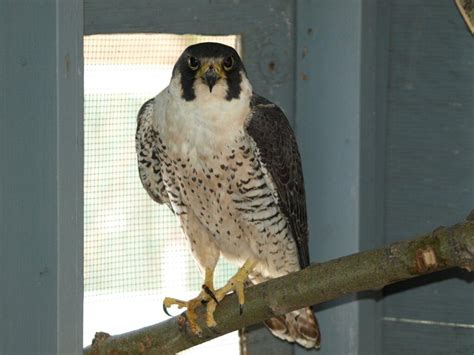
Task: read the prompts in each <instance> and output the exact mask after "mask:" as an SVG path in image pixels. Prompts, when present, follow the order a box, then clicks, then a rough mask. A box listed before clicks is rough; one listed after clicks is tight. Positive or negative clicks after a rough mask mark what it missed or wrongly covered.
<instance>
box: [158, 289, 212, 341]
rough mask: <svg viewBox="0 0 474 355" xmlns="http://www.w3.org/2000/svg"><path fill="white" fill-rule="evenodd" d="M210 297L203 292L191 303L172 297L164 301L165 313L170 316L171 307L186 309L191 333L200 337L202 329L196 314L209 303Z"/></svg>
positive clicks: (190, 301)
mask: <svg viewBox="0 0 474 355" xmlns="http://www.w3.org/2000/svg"><path fill="white" fill-rule="evenodd" d="M209 299H210V298H209V296H208V295H207V294H206V293H204V292H201V293H200V294H199V295H198V296H197V297H196V298H193V299H192V300H189V301H181V300H178V299H176V298H171V297H166V298H165V299H164V300H163V310H164V311H165V313H166V314H168V315H170V314H169V313H168V310H167V308H169V307H171V306H177V307H178V308H186V309H187V312H186V315H187V318H188V323H189V328H190V329H191V331H192V332H193V333H194V334H196V335H200V334H201V333H202V329H201V327H200V326H199V325H198V324H197V317H198V315H197V313H196V308H197V307H198V306H199V305H201V304H203V303H206V302H208V301H209Z"/></svg>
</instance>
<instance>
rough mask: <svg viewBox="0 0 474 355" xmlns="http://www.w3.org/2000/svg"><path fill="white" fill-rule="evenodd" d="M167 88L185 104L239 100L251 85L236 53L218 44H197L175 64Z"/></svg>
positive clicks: (232, 49)
mask: <svg viewBox="0 0 474 355" xmlns="http://www.w3.org/2000/svg"><path fill="white" fill-rule="evenodd" d="M171 87H172V88H173V87H174V88H175V89H179V94H180V96H181V97H182V98H183V99H184V100H186V101H193V100H194V99H196V97H199V98H204V99H211V98H217V99H220V98H224V99H225V100H227V101H231V100H233V99H239V98H240V97H241V94H242V93H244V94H245V95H246V96H249V95H250V94H251V92H252V88H251V85H250V83H249V81H248V79H247V74H246V71H245V68H244V65H243V63H242V60H241V59H240V57H239V55H238V53H237V52H236V51H235V49H234V48H232V47H229V46H226V45H223V44H220V43H211V42H206V43H199V44H195V45H192V46H189V47H188V48H186V50H185V51H184V52H183V54H181V56H180V57H179V59H178V61H177V62H176V64H175V66H174V69H173V77H172V79H171Z"/></svg>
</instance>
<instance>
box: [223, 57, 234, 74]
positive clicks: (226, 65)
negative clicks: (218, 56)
mask: <svg viewBox="0 0 474 355" xmlns="http://www.w3.org/2000/svg"><path fill="white" fill-rule="evenodd" d="M222 65H223V66H224V69H225V70H227V71H229V70H231V69H232V67H233V66H234V58H232V57H227V58H226V59H224V61H223V62H222Z"/></svg>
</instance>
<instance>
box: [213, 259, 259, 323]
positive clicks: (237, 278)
mask: <svg viewBox="0 0 474 355" xmlns="http://www.w3.org/2000/svg"><path fill="white" fill-rule="evenodd" d="M256 265H257V261H255V260H254V259H248V260H247V261H246V262H245V263H244V265H242V267H241V268H240V269H239V270H238V271H237V272H236V273H235V275H234V276H232V277H231V278H230V280H229V281H227V283H226V284H225V286H224V287H221V288H220V289H218V290H216V291H215V292H214V296H215V300H213V301H210V302H209V303H208V304H207V312H206V323H207V325H208V326H210V327H212V326H215V325H216V321H215V320H214V311H215V309H216V306H217V303H218V302H220V301H221V300H222V299H223V298H224V297H225V295H227V294H228V293H229V292H231V291H235V293H236V294H237V298H238V300H239V306H240V313H242V308H243V305H244V303H245V295H244V284H245V281H246V280H247V278H248V276H249V273H251V272H252V270H253V269H254V268H255V266H256Z"/></svg>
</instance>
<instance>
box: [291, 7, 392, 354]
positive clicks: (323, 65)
mask: <svg viewBox="0 0 474 355" xmlns="http://www.w3.org/2000/svg"><path fill="white" fill-rule="evenodd" d="M379 12H380V13H381V12H383V8H382V7H380V8H379V4H377V2H376V1H362V0H354V1H346V2H344V3H341V2H335V1H330V0H320V1H309V0H300V1H297V19H298V20H297V24H298V28H297V75H296V78H297V83H296V131H297V138H298V140H299V143H300V147H301V152H302V159H303V165H304V172H305V181H306V186H307V195H308V208H309V223H310V232H311V242H310V249H311V255H312V259H313V261H325V260H329V259H333V258H336V257H339V256H342V255H347V254H351V253H354V252H357V251H360V250H363V249H368V248H373V247H375V246H377V245H379V244H380V239H378V238H380V235H381V234H380V232H381V231H382V227H383V225H382V223H381V222H380V221H381V220H382V217H383V214H382V213H381V211H380V212H379V210H378V208H380V206H382V205H383V195H380V194H378V192H380V191H383V173H381V171H383V170H382V169H383V140H381V139H380V138H379V137H380V136H379V134H380V133H381V134H382V136H383V127H384V126H383V121H384V117H383V114H382V113H380V115H378V114H377V110H381V109H383V107H379V106H377V99H378V98H379V96H380V95H383V91H379V89H380V87H379V86H380V83H382V82H383V76H382V77H381V78H379V76H378V73H379V70H378V69H377V65H378V63H377V62H376V57H377V53H378V52H381V51H382V50H383V48H379V47H378V46H377V42H378V37H377V36H378V33H377V30H376V27H377V22H376V19H377V14H378V13H379ZM378 116H380V117H378ZM381 130H382V131H381ZM379 148H381V149H379ZM374 296H376V295H373V294H361V295H357V296H354V295H352V296H348V297H345V298H343V299H341V300H336V301H334V302H328V303H327V304H324V305H320V306H319V307H318V308H319V312H317V313H318V318H319V320H320V326H321V328H322V337H323V340H322V349H321V350H320V352H319V354H357V353H360V354H371V353H377V351H378V344H379V342H378V339H379V337H380V334H379V330H378V329H379V328H380V327H379V324H377V323H376V322H374V320H375V319H376V318H377V317H376V315H377V314H378V312H379V308H378V306H377V304H376V301H375V300H374ZM300 353H301V354H303V353H305V352H304V351H303V350H299V349H298V350H297V351H296V354H300Z"/></svg>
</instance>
